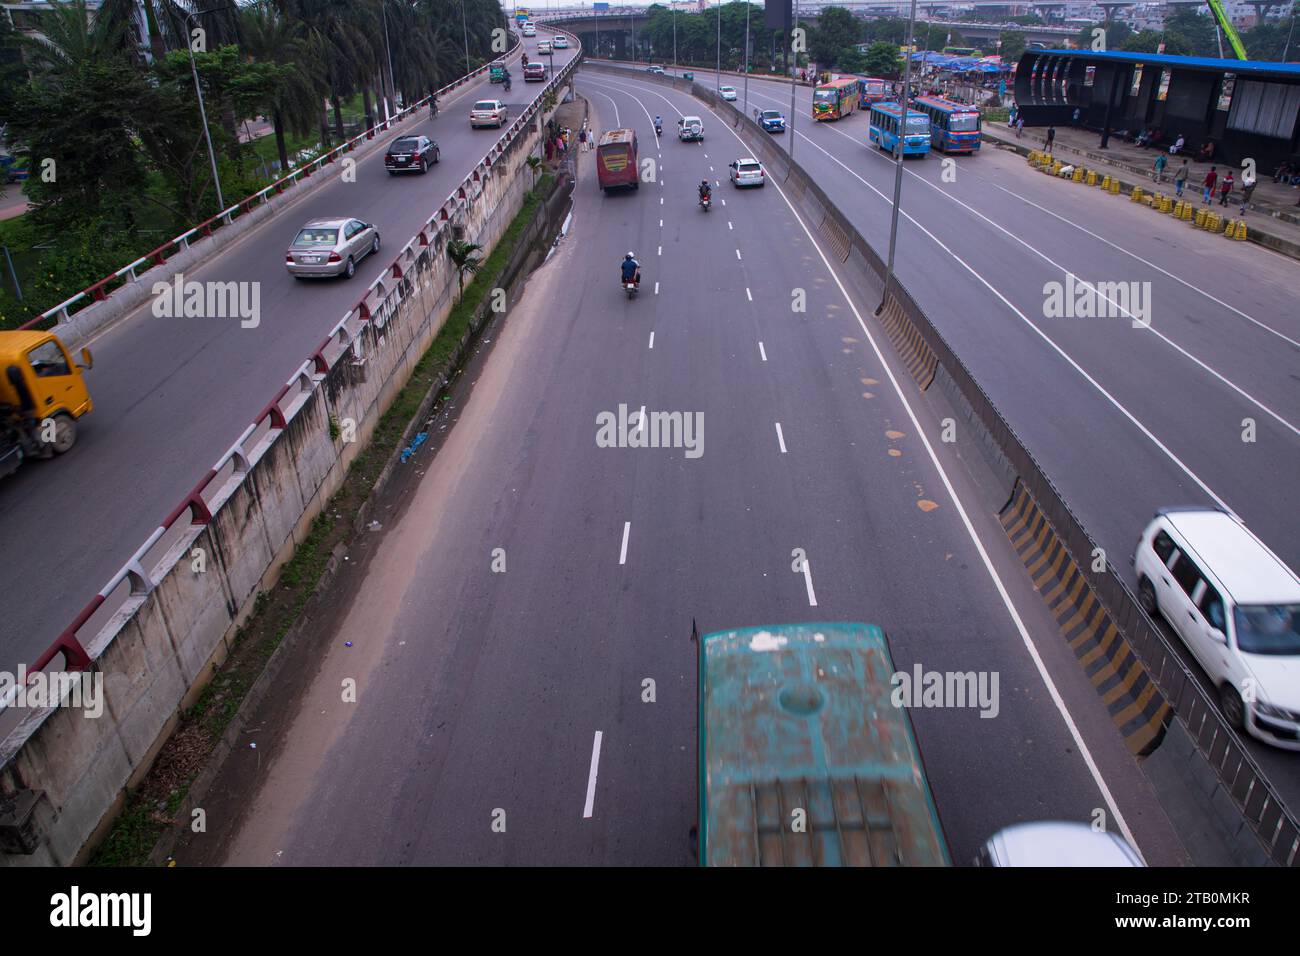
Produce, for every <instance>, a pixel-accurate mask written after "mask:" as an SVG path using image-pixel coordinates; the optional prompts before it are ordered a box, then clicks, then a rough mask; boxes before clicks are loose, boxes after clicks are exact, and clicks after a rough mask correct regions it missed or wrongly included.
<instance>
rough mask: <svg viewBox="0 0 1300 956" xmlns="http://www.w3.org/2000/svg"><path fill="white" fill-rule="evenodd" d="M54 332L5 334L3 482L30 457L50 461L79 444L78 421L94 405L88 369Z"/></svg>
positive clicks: (0, 402)
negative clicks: (77, 360) (89, 386)
mask: <svg viewBox="0 0 1300 956" xmlns="http://www.w3.org/2000/svg"><path fill="white" fill-rule="evenodd" d="M81 357H82V362H83V363H84V364H78V363H77V362H76V361H74V360H73V358H72V356H71V355H70V354H68V350H67V348H66V347H65V346H64V344H63V343H62V342H61V341H59V338H58V336H56V335H54V334H53V333H51V332H39V331H30V332H27V331H16V332H0V477H3V476H5V475H8V474H11V473H12V472H13V471H14V470H15V469H17V468H18V466H19V465H21V464H22V462H23V461H24V460H25V459H27V458H49V457H52V456H53V455H61V454H63V453H64V452H66V451H68V450H69V449H70V448H72V446H73V445H74V444H75V443H76V440H77V421H78V420H79V419H80V418H81V417H82V416H83V415H85V414H87V413H88V412H89V411H90V410H91V409H92V408H93V407H94V404H93V403H92V401H91V399H90V390H89V389H88V388H87V387H86V380H85V377H84V376H83V375H82V371H83V370H89V369H90V367H91V365H92V364H93V362H92V359H91V356H90V350H89V349H82V350H81Z"/></svg>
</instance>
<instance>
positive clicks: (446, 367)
mask: <svg viewBox="0 0 1300 956" xmlns="http://www.w3.org/2000/svg"><path fill="white" fill-rule="evenodd" d="M551 182H552V177H551V176H550V175H549V174H548V175H546V176H543V177H542V178H541V180H540V181H539V182H538V184H537V186H536V187H535V188H534V189H533V190H532V191H531V192H530V193H529V194H528V195H527V196H526V197H525V198H524V204H523V207H522V208H521V209H520V210H519V212H518V214H517V215H516V216H515V217H514V219H513V221H512V222H511V223H510V225H509V227H508V228H507V229H506V232H505V235H503V236H502V238H501V241H500V242H498V243H497V247H496V249H495V250H493V252H492V253H491V254H490V255H489V256H488V257H487V260H486V262H485V264H484V266H483V267H482V268H481V269H480V270H479V272H478V274H477V275H475V276H474V280H473V281H472V282H470V283H469V284H468V285H466V287H465V295H464V298H463V299H462V300H461V301H460V302H459V303H457V305H456V306H455V307H454V308H453V309H452V311H451V314H450V315H448V317H447V321H446V323H445V324H444V325H443V327H442V329H441V330H440V331H439V332H438V335H437V336H436V337H435V338H434V340H433V342H432V343H431V344H430V346H429V348H428V349H427V350H426V351H425V353H424V355H423V356H421V357H420V360H419V361H418V362H417V363H416V366H415V369H414V371H413V372H412V375H411V378H410V380H409V381H408V382H407V383H406V385H405V386H404V387H403V388H402V390H401V391H400V392H398V394H397V397H396V398H395V399H394V400H393V404H392V405H391V407H389V409H388V411H387V412H385V413H384V415H383V417H382V418H381V419H380V421H379V424H378V426H377V427H376V429H375V432H374V434H373V435H372V436H371V439H370V441H369V443H368V444H367V445H366V447H365V448H364V449H363V450H362V451H361V452H360V453H359V454H358V455H357V457H356V458H355V459H353V462H352V465H351V467H350V468H349V469H348V474H347V477H346V478H345V479H344V481H343V485H342V487H341V488H340V489H339V490H338V491H337V492H336V493H335V494H334V496H333V497H332V498H331V499H330V501H329V502H328V504H326V506H325V508H324V509H323V510H322V511H321V513H320V514H319V515H317V516H316V519H315V521H313V522H312V525H311V529H310V531H309V532H308V534H307V537H306V538H305V539H304V540H303V542H302V544H301V545H299V547H298V548H297V550H296V551H295V552H294V555H293V557H292V558H290V559H289V561H288V563H286V564H285V566H284V568H283V569H282V571H281V572H280V579H279V581H278V582H277V583H276V585H275V587H274V588H272V589H271V590H269V591H266V592H264V593H262V594H260V595H259V596H258V598H257V602H256V605H255V606H254V609H253V613H252V614H251V615H250V617H249V619H248V621H247V622H246V623H245V624H244V626H243V627H241V628H240V629H239V631H238V633H237V634H236V635H235V639H234V642H233V646H232V648H231V651H230V655H229V657H227V659H226V661H225V662H224V663H223V664H222V665H221V667H220V668H218V670H217V673H216V674H214V675H213V677H212V679H211V680H210V681H209V682H208V684H207V685H206V686H205V687H204V688H203V690H202V692H201V693H200V695H199V698H198V700H197V701H196V702H195V703H194V705H193V706H192V707H190V708H189V709H188V710H186V711H185V712H184V713H183V714H182V715H181V721H180V724H179V726H178V727H177V728H176V730H175V731H174V732H173V733H172V736H171V737H170V738H169V739H168V741H167V742H166V743H165V744H164V745H163V748H162V750H161V751H160V752H159V754H158V757H157V759H156V760H155V761H154V765H153V767H151V768H150V770H149V773H148V775H147V776H146V777H145V779H144V781H143V782H142V783H141V784H140V786H139V787H137V788H136V789H135V790H133V791H131V792H130V793H129V794H128V795H127V801H126V806H125V808H124V809H123V811H122V813H121V814H120V815H119V816H118V818H117V820H116V821H115V822H114V824H113V828H112V830H111V831H110V832H109V834H108V836H107V838H105V840H104V842H103V843H102V844H101V845H100V846H99V848H98V849H97V850H96V851H95V853H94V855H93V856H92V857H91V859H90V863H89V865H91V866H146V865H148V863H149V854H150V853H151V852H152V851H153V848H154V846H155V845H156V844H157V842H158V840H159V838H160V837H161V836H162V835H163V833H164V831H166V830H167V829H168V828H170V827H172V826H174V825H175V824H176V822H177V821H176V818H175V817H176V811H177V809H178V808H179V807H180V805H181V802H182V801H183V800H184V798H185V795H186V794H187V793H188V792H189V788H190V786H191V785H192V784H193V782H194V780H195V779H196V778H197V777H198V775H199V773H200V772H201V771H202V770H203V767H204V766H205V765H206V763H207V760H208V757H209V755H210V754H211V753H212V751H213V749H214V748H215V746H216V744H217V742H218V741H219V740H220V739H221V736H222V735H223V734H224V733H225V732H226V728H227V727H228V726H229V725H230V721H231V719H232V718H233V717H234V716H235V713H236V712H237V711H238V710H239V707H240V705H241V704H242V703H243V701H244V698H245V697H246V696H247V694H248V691H249V689H250V688H251V687H252V686H253V683H254V682H255V681H256V680H257V678H258V675H260V674H261V673H262V671H263V670H264V669H265V667H266V663H267V661H268V660H270V657H271V654H272V653H273V652H274V651H275V649H276V648H277V647H279V646H280V642H281V641H282V640H283V639H284V637H285V635H286V634H288V633H289V628H290V627H292V626H293V624H294V622H295V621H296V620H297V619H298V617H299V615H300V614H301V612H302V609H303V607H304V605H305V604H306V603H307V600H308V598H310V597H311V595H312V593H313V592H314V591H315V589H316V585H317V584H318V583H319V582H320V580H321V577H322V576H323V575H324V573H325V570H326V568H327V567H328V565H329V558H330V555H331V554H333V553H334V551H335V549H336V548H338V547H339V545H343V546H345V547H346V546H347V545H348V543H349V542H351V540H352V538H353V525H352V519H353V516H355V515H356V513H357V511H358V509H359V508H360V507H361V505H362V504H363V503H364V502H365V501H366V500H367V499H368V498H369V497H370V495H371V493H372V492H373V491H374V487H375V481H376V480H377V479H378V477H379V474H380V472H382V471H383V468H384V465H385V464H386V463H387V462H388V460H389V459H390V458H391V457H392V456H393V454H394V452H396V450H397V449H398V447H399V445H400V442H401V441H402V438H403V436H404V435H405V432H406V429H407V427H408V426H409V425H410V423H411V420H412V419H413V418H414V416H415V415H416V413H417V412H418V411H419V409H420V405H421V403H422V402H423V401H424V397H425V396H426V395H427V394H428V392H429V389H431V388H432V387H433V386H434V384H435V383H436V382H438V381H439V379H440V378H441V377H442V376H443V375H444V374H446V373H447V372H450V371H451V365H452V363H451V360H452V356H453V355H454V354H455V351H456V347H457V346H458V345H459V344H460V340H461V338H462V336H464V334H465V332H466V330H467V329H468V328H469V325H470V322H471V321H472V319H473V316H474V311H475V309H476V308H477V306H478V305H479V304H480V303H481V302H482V301H483V299H484V298H485V297H486V296H487V295H489V294H490V293H491V290H492V289H493V288H494V287H495V286H496V285H497V284H498V282H499V281H500V278H501V274H502V272H503V271H504V269H505V266H506V263H507V261H508V260H509V258H510V256H511V255H513V253H514V251H515V249H516V248H517V247H518V245H519V242H520V239H521V237H522V234H523V232H524V230H525V229H526V228H528V225H529V224H530V223H531V222H532V220H533V217H534V216H535V215H536V214H537V210H538V207H539V206H540V205H541V204H542V202H543V200H544V197H545V196H546V195H547V193H548V192H549V191H550V188H551Z"/></svg>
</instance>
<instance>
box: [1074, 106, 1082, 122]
mask: <svg viewBox="0 0 1300 956" xmlns="http://www.w3.org/2000/svg"><path fill="white" fill-rule="evenodd" d="M1082 116H1083V111H1082V110H1081V109H1079V107H1077V106H1076V107H1075V108H1074V125H1075V126H1078V125H1079V119H1080V117H1082Z"/></svg>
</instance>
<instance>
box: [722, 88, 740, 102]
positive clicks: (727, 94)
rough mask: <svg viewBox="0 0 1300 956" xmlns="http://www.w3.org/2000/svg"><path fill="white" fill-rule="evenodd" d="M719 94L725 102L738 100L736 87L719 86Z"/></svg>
mask: <svg viewBox="0 0 1300 956" xmlns="http://www.w3.org/2000/svg"><path fill="white" fill-rule="evenodd" d="M718 93H719V95H721V97H722V98H723V99H724V100H728V101H730V100H734V99H735V98H736V88H735V87H734V86H719V87H718Z"/></svg>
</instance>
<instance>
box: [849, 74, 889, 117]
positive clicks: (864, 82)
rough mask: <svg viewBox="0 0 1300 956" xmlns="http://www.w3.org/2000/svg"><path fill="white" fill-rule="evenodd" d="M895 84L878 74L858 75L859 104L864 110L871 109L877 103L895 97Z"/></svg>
mask: <svg viewBox="0 0 1300 956" xmlns="http://www.w3.org/2000/svg"><path fill="white" fill-rule="evenodd" d="M892 85H893V84H891V83H890V82H889V81H888V80H882V79H880V77H878V76H860V77H858V106H859V107H861V108H862V109H864V110H869V109H871V107H872V106H874V105H875V104H876V103H883V102H884V101H885V100H888V99H891V98H892V97H893V95H894V94H893V91H892V89H891V87H892Z"/></svg>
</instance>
